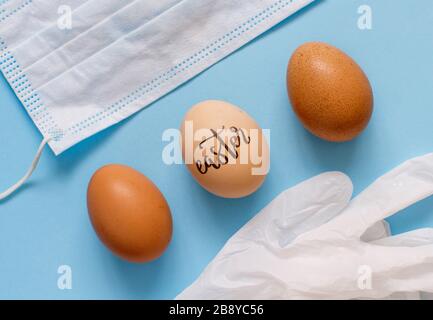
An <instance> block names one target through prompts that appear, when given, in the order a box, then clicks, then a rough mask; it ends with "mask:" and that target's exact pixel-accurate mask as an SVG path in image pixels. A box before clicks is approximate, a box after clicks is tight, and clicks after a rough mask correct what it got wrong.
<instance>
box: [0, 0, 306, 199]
mask: <svg viewBox="0 0 433 320" xmlns="http://www.w3.org/2000/svg"><path fill="white" fill-rule="evenodd" d="M313 1H314V0H248V1H245V0H159V1H148V0H123V1H118V0H104V1H99V0H74V1H69V5H68V6H65V5H64V1H63V0H9V1H1V2H0V69H1V71H2V72H3V74H4V76H5V77H6V78H7V80H8V82H9V83H10V85H11V86H12V88H13V90H14V91H15V93H16V95H17V96H18V97H19V99H20V100H21V102H22V104H23V106H24V107H25V109H26V110H27V112H28V114H29V115H30V117H31V118H32V120H33V122H34V123H35V124H36V126H37V127H38V128H39V130H40V132H41V133H42V135H43V136H44V142H43V144H42V146H41V150H42V149H43V146H44V145H45V144H49V146H50V147H51V149H52V150H53V151H54V153H55V154H56V155H58V154H60V153H62V152H63V151H65V150H67V149H68V148H70V147H71V146H73V145H74V144H76V143H78V142H80V141H82V140H83V139H85V138H87V137H90V136H92V135H94V134H96V133H97V132H99V131H101V130H103V129H105V128H107V127H109V126H111V125H113V124H115V123H117V122H119V121H121V120H123V119H125V118H126V117H128V116H130V115H132V114H133V113H135V112H137V111H139V110H140V109H142V108H144V107H145V106H147V105H149V104H150V103H151V102H153V101H155V100H157V99H158V98H160V97H161V96H163V95H165V94H167V93H168V92H170V91H171V90H173V89H174V88H176V87H177V86H179V85H180V84H182V83H183V82H185V81H187V80H189V79H190V78H192V77H194V76H195V75H197V74H198V73H200V72H202V71H203V70H205V69H206V68H208V67H209V66H211V65H213V64H215V63H216V62H218V61H219V60H221V59H222V58H224V57H225V56H227V55H229V54H230V53H232V52H233V51H234V50H236V49H238V48H239V47H241V46H242V45H244V44H246V43H247V42H249V41H251V40H252V39H253V38H255V37H256V36H258V35H259V34H261V33H263V32H264V31H266V30H267V29H269V28H270V27H272V26H274V25H275V24H277V23H278V22H280V21H282V20H283V19H285V18H287V17H288V16H289V15H291V14H293V13H294V12H296V11H298V10H299V9H301V8H302V7H304V6H306V5H307V4H309V3H311V2H313ZM38 154H40V153H38ZM37 159H38V157H37V158H36V160H35V162H34V166H35V165H36V164H37ZM34 166H32V167H34ZM31 172H32V170H29V172H28V174H27V175H26V177H24V178H23V180H21V181H20V183H18V184H17V185H16V186H14V187H13V188H11V189H10V190H9V191H8V192H6V193H5V194H3V195H0V198H2V197H5V196H7V195H9V194H10V193H11V192H13V191H14V190H15V189H16V188H17V187H19V186H20V185H21V184H22V183H23V182H24V181H25V180H26V178H28V177H29V176H30V174H31Z"/></svg>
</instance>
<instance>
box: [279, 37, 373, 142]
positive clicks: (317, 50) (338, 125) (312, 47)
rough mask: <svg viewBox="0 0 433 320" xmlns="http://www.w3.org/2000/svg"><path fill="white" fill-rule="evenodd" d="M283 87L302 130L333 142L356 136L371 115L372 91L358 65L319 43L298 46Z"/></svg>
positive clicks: (340, 52)
mask: <svg viewBox="0 0 433 320" xmlns="http://www.w3.org/2000/svg"><path fill="white" fill-rule="evenodd" d="M287 88H288V93H289V97H290V100H291V103H292V106H293V109H294V111H295V113H296V115H297V116H298V118H299V120H300V121H301V122H302V124H303V125H304V127H305V128H306V129H307V130H309V131H310V132H311V133H313V134H314V135H316V136H318V137H320V138H322V139H325V140H328V141H334V142H343V141H348V140H351V139H353V138H355V137H356V136H358V135H359V134H360V133H361V132H362V131H363V130H364V129H365V128H366V127H367V125H368V122H369V120H370V118H371V115H372V112H373V92H372V88H371V85H370V82H369V80H368V78H367V76H366V75H365V73H364V72H363V71H362V69H361V68H360V67H359V65H358V64H357V63H356V62H355V61H354V60H353V59H352V58H351V57H349V56H348V55H347V54H345V53H344V52H343V51H341V50H339V49H337V48H335V47H333V46H331V45H329V44H326V43H321V42H310V43H306V44H304V45H302V46H300V47H299V48H298V49H297V50H296V51H295V53H294V54H293V56H292V58H291V59H290V62H289V66H288V71H287Z"/></svg>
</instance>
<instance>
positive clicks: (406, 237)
mask: <svg viewBox="0 0 433 320" xmlns="http://www.w3.org/2000/svg"><path fill="white" fill-rule="evenodd" d="M370 243H371V244H376V245H381V246H388V247H419V246H426V245H431V244H433V229H432V228H425V229H418V230H414V231H410V232H406V233H402V234H399V235H395V236H391V237H387V238H383V239H378V240H375V241H371V242H370Z"/></svg>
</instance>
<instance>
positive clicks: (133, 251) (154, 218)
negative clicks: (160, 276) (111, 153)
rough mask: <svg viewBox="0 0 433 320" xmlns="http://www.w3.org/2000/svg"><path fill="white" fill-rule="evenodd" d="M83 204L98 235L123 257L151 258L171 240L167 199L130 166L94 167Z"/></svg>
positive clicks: (161, 250)
mask: <svg viewBox="0 0 433 320" xmlns="http://www.w3.org/2000/svg"><path fill="white" fill-rule="evenodd" d="M87 207H88V211H89V216H90V220H91V222H92V225H93V227H94V229H95V231H96V233H97V235H98V237H99V238H100V239H101V241H102V242H103V243H104V244H105V245H106V246H107V247H108V248H109V249H110V250H111V251H112V252H113V253H114V254H116V255H117V256H119V257H121V258H123V259H125V260H128V261H131V262H148V261H151V260H154V259H156V258H158V257H159V256H161V254H162V253H163V252H164V250H165V249H166V248H167V246H168V244H169V242H170V240H171V236H172V219H171V213H170V208H169V206H168V204H167V201H166V200H165V198H164V196H163V195H162V194H161V192H160V191H159V189H158V188H157V187H156V186H155V185H154V184H153V183H152V181H150V180H149V179H148V178H146V177H145V176H144V175H142V174H141V173H140V172H138V171H136V170H134V169H132V168H130V167H127V166H123V165H108V166H105V167H103V168H101V169H99V170H98V171H96V173H95V174H94V175H93V177H92V179H91V180H90V183H89V187H88V190H87Z"/></svg>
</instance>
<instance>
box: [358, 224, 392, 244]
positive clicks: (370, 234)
mask: <svg viewBox="0 0 433 320" xmlns="http://www.w3.org/2000/svg"><path fill="white" fill-rule="evenodd" d="M390 235H391V230H390V227H389V223H388V222H387V221H385V220H381V221H379V222H376V223H375V224H374V225H373V226H371V227H370V228H368V230H367V231H365V233H364V234H363V235H362V237H361V240H362V241H365V242H371V241H374V240H379V239H383V238H387V237H389V236H390Z"/></svg>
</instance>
